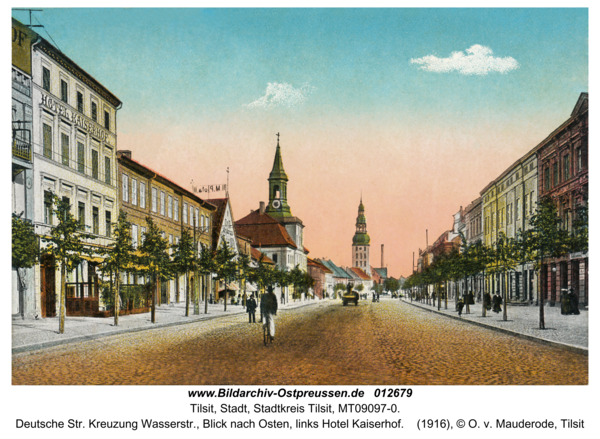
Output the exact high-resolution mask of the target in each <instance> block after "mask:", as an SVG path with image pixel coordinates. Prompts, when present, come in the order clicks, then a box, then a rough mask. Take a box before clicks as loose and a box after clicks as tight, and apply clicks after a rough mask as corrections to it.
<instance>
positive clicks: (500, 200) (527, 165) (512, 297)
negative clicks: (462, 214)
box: [481, 148, 538, 303]
mask: <svg viewBox="0 0 600 439" xmlns="http://www.w3.org/2000/svg"><path fill="white" fill-rule="evenodd" d="M481 199H482V216H483V221H484V238H483V239H484V243H485V244H486V245H487V246H489V247H494V245H495V244H496V243H497V242H498V239H499V238H500V237H501V236H506V237H507V238H509V239H516V238H517V237H518V235H519V233H520V232H521V231H525V230H528V229H529V227H530V226H529V219H530V218H531V216H532V215H533V214H534V212H535V208H536V203H537V200H538V160H537V155H536V152H535V148H534V149H532V150H531V151H529V152H528V153H527V154H525V155H524V156H523V157H521V158H520V159H519V160H517V161H516V162H515V163H513V164H512V165H511V166H510V167H509V168H508V169H506V171H504V172H503V173H502V174H501V175H500V176H499V177H498V178H496V179H495V180H494V181H492V182H490V183H489V184H488V185H487V186H486V187H485V188H484V189H483V190H482V191H481ZM492 265H493V263H492ZM486 282H487V287H488V288H489V290H488V291H490V294H494V293H495V292H500V293H501V292H502V291H506V299H507V301H508V302H509V303H510V302H513V303H533V301H534V300H535V291H536V288H537V283H536V282H537V280H536V274H535V270H534V267H533V265H532V264H530V263H529V264H521V265H519V266H517V267H516V269H515V270H510V271H509V272H507V273H505V274H496V275H491V276H487V279H486Z"/></svg>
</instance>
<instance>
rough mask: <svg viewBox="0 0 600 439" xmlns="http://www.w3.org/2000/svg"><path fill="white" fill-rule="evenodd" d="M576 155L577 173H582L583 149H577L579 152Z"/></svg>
mask: <svg viewBox="0 0 600 439" xmlns="http://www.w3.org/2000/svg"><path fill="white" fill-rule="evenodd" d="M575 154H577V172H581V170H582V169H583V167H582V165H583V160H582V158H583V156H582V154H581V148H577V151H576V152H575Z"/></svg>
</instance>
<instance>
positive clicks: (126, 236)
mask: <svg viewBox="0 0 600 439" xmlns="http://www.w3.org/2000/svg"><path fill="white" fill-rule="evenodd" d="M113 238H114V239H115V241H114V242H113V243H112V244H110V245H109V246H108V247H107V249H106V251H105V253H104V255H105V257H104V261H103V262H102V264H101V265H100V270H101V271H104V272H108V273H114V275H115V289H114V297H113V308H114V318H115V320H114V321H115V326H118V325H119V309H120V306H119V298H120V295H121V273H122V272H123V271H125V270H126V268H127V267H128V266H130V265H131V263H132V262H134V259H135V258H134V255H133V252H134V248H133V244H132V242H131V223H130V222H129V221H127V214H126V213H125V212H123V211H122V210H121V211H119V218H118V219H117V223H116V224H115V227H114V230H113Z"/></svg>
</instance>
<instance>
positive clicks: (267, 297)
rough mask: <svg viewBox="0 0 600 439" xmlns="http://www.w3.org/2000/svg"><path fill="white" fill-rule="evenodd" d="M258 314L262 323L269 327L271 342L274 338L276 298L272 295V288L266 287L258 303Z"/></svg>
mask: <svg viewBox="0 0 600 439" xmlns="http://www.w3.org/2000/svg"><path fill="white" fill-rule="evenodd" d="M260 313H261V314H262V318H263V323H264V324H265V325H269V329H270V332H271V341H272V340H273V338H275V319H274V316H276V315H277V296H275V293H273V287H272V286H268V287H267V293H266V294H264V295H263V297H262V299H261V301H260Z"/></svg>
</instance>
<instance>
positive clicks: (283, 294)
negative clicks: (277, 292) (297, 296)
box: [281, 291, 285, 305]
mask: <svg viewBox="0 0 600 439" xmlns="http://www.w3.org/2000/svg"><path fill="white" fill-rule="evenodd" d="M281 304H282V305H284V304H285V293H284V292H283V291H282V292H281Z"/></svg>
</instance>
